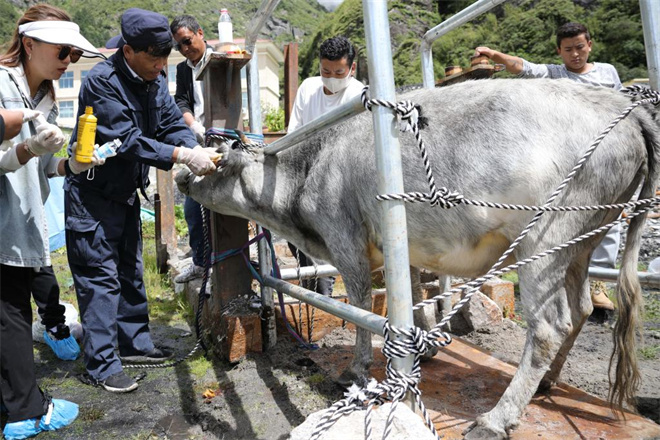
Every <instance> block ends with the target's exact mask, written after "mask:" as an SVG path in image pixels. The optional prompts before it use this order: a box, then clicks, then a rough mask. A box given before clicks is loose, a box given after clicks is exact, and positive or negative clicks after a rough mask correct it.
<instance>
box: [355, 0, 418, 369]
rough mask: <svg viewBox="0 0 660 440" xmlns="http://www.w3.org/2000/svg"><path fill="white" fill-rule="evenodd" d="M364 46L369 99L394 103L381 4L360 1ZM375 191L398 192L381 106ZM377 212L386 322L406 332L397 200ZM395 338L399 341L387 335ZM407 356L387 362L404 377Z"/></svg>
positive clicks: (393, 148) (392, 131)
mask: <svg viewBox="0 0 660 440" xmlns="http://www.w3.org/2000/svg"><path fill="white" fill-rule="evenodd" d="M362 10H363V13H364V24H365V35H366V42H367V53H368V54H369V56H368V65H369V84H370V89H371V96H372V98H378V99H381V100H385V101H394V100H395V99H396V93H395V90H394V68H393V66H392V47H391V42H390V23H389V18H388V14H387V2H385V1H373V0H362ZM372 116H373V121H374V137H375V146H376V165H377V169H378V191H379V193H380V194H392V193H402V192H403V171H402V166H401V148H400V146H399V137H398V134H399V129H398V124H397V118H396V115H395V114H394V111H393V110H390V109H389V108H386V107H382V106H374V107H373V108H372ZM380 207H381V217H380V218H381V227H382V231H383V256H384V261H385V282H386V283H387V288H388V293H389V295H387V310H388V316H389V322H390V324H391V325H392V326H394V327H397V328H404V329H410V328H412V327H413V326H414V324H413V311H412V306H413V304H412V293H411V287H410V259H409V255H408V230H407V224H406V208H405V205H404V202H402V201H384V202H381V203H380ZM392 337H394V338H395V339H397V340H399V339H402V338H401V336H399V335H393V336H392ZM412 365H413V356H412V355H409V356H407V357H405V358H402V359H393V360H392V366H393V367H394V369H395V370H398V371H401V372H404V373H409V372H410V371H411V369H412Z"/></svg>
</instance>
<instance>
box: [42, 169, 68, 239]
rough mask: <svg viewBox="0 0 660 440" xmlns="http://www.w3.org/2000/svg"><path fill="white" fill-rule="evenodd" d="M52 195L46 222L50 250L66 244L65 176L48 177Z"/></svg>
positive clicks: (48, 200)
mask: <svg viewBox="0 0 660 440" xmlns="http://www.w3.org/2000/svg"><path fill="white" fill-rule="evenodd" d="M48 183H49V184H50V195H49V196H48V199H47V200H46V205H45V207H46V222H48V239H49V241H50V251H51V252H53V251H55V250H57V249H59V248H61V247H64V245H65V244H66V241H65V237H64V177H53V178H51V179H48Z"/></svg>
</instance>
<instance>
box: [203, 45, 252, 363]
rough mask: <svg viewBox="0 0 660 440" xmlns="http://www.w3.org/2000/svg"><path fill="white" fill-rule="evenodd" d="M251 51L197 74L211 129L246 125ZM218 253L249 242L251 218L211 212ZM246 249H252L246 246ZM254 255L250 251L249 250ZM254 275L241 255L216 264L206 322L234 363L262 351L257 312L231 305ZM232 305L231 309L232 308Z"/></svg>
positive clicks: (213, 60)
mask: <svg viewBox="0 0 660 440" xmlns="http://www.w3.org/2000/svg"><path fill="white" fill-rule="evenodd" d="M249 60H250V55H226V54H219V53H213V54H211V56H210V57H209V59H208V60H207V62H206V64H205V65H204V66H203V67H202V69H201V70H200V73H199V77H198V79H201V80H203V81H204V115H205V117H204V124H205V126H206V128H207V129H208V128H210V127H223V128H238V129H242V128H243V120H242V118H241V108H242V99H241V68H242V67H243V66H245V64H247V62H248V61H249ZM211 235H212V242H213V250H214V252H223V251H226V250H229V249H236V248H240V247H241V246H243V245H244V244H245V243H246V242H247V241H248V225H247V220H244V219H241V218H237V217H229V216H224V215H220V214H216V213H212V215H211ZM245 252H246V253H247V252H248V250H245ZM248 257H249V255H248ZM251 283H252V275H251V274H250V271H249V269H248V268H247V267H246V266H245V261H244V259H243V257H242V256H240V255H237V256H234V257H231V258H228V259H226V260H224V261H221V262H219V263H217V264H215V265H214V266H213V276H212V284H213V291H212V294H211V297H210V298H209V299H208V300H207V302H206V307H205V309H204V313H203V317H202V319H203V326H204V328H205V329H208V330H209V332H210V336H211V344H213V345H216V343H217V342H220V343H221V344H220V347H216V348H220V351H221V353H222V354H223V356H224V357H225V358H227V359H228V360H229V361H230V362H235V361H238V360H239V359H241V358H242V357H243V356H245V354H247V353H249V352H260V351H261V320H260V319H259V315H258V314H257V313H255V312H254V311H249V310H247V308H245V307H239V308H238V310H242V312H239V311H232V310H234V307H230V304H231V305H234V304H238V303H240V299H239V298H240V297H242V296H243V295H245V294H249V293H250V291H251ZM228 307H229V309H228Z"/></svg>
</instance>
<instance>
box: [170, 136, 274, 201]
mask: <svg viewBox="0 0 660 440" xmlns="http://www.w3.org/2000/svg"><path fill="white" fill-rule="evenodd" d="M207 148H212V149H213V150H214V152H216V153H218V158H217V160H216V166H217V169H216V170H215V172H213V173H212V174H209V175H207V176H202V177H200V176H195V175H194V174H193V173H192V172H190V170H189V169H188V168H183V169H181V170H179V172H178V173H177V175H176V178H175V181H176V183H177V186H178V187H179V191H181V192H182V193H183V194H186V195H188V196H190V197H192V198H193V199H195V200H196V201H198V202H199V203H201V204H202V205H205V206H207V207H208V208H210V209H211V210H213V211H216V212H224V211H225V210H224V209H223V208H224V205H226V204H230V201H231V200H234V201H236V202H238V203H240V200H241V199H243V194H241V191H242V190H244V189H245V188H244V186H245V183H246V181H247V182H250V181H251V180H252V177H251V176H252V174H255V175H259V174H260V169H261V164H262V163H263V157H264V155H263V152H262V149H261V147H260V146H259V145H255V144H253V143H251V142H250V141H249V140H248V139H247V138H245V137H243V140H240V141H239V140H223V141H218V140H215V141H214V146H213V147H207ZM253 168H255V169H254V170H253ZM244 174H245V175H247V177H245V176H243V178H242V175H244ZM241 180H242V182H243V185H239V184H237V182H239V181H241ZM221 205H222V206H221Z"/></svg>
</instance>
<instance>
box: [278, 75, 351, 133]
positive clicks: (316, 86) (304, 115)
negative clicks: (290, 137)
mask: <svg viewBox="0 0 660 440" xmlns="http://www.w3.org/2000/svg"><path fill="white" fill-rule="evenodd" d="M363 88H364V84H362V83H361V82H360V81H358V80H356V79H355V78H351V81H350V83H349V84H348V87H346V88H345V89H344V90H342V91H341V92H337V93H335V94H333V95H326V94H325V93H323V81H322V80H321V77H320V76H313V77H311V78H307V79H306V80H305V81H303V82H302V84H301V85H300V87H299V88H298V93H296V100H295V101H294V103H293V109H292V111H291V117H290V118H289V127H288V129H287V130H288V132H289V133H291V132H293V131H295V130H297V129H298V128H300V127H301V126H303V125H305V124H307V123H309V122H310V121H313V120H314V119H316V118H318V117H320V116H323V115H324V114H326V113H328V112H329V111H330V110H333V109H335V108H337V107H339V106H340V105H342V104H345V103H347V102H348V101H350V100H351V99H352V98H354V97H355V96H358V95H359V94H360V93H362V89H363Z"/></svg>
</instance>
